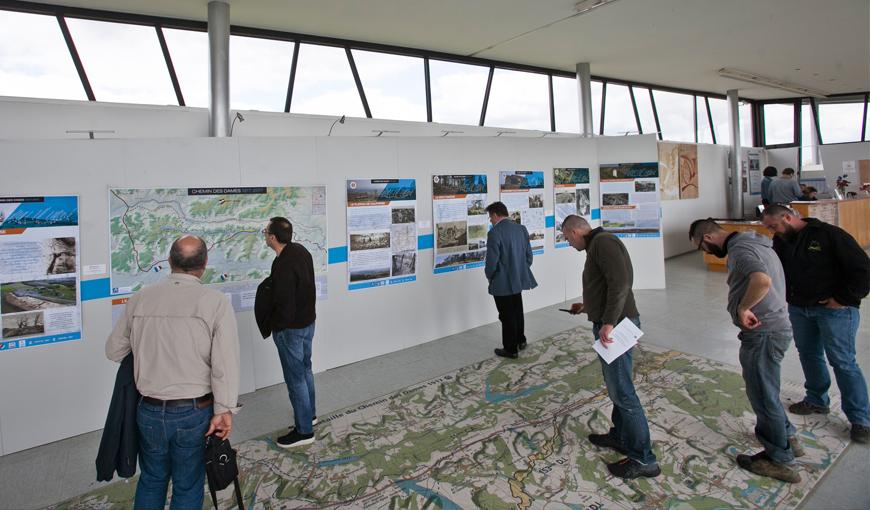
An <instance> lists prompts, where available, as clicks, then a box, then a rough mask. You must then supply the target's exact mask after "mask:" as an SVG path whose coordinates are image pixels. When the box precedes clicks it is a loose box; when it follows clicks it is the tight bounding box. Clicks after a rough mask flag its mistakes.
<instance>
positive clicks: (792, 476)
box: [737, 452, 801, 483]
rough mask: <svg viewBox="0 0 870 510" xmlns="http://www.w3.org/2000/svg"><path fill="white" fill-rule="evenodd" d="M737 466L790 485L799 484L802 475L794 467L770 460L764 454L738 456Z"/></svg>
mask: <svg viewBox="0 0 870 510" xmlns="http://www.w3.org/2000/svg"><path fill="white" fill-rule="evenodd" d="M737 464H738V465H739V466H740V467H742V468H743V469H745V470H747V471H752V472H753V473H755V474H756V475H761V476H767V477H770V478H776V479H777V480H782V481H783V482H788V483H798V482H800V481H801V475H800V474H799V473H798V472H797V470H795V469H794V468H793V467H791V466H788V465H786V464H780V463H779V462H774V461H772V460H770V458H769V457H768V456H767V454H766V453H764V452H759V453H756V454H755V455H752V456H750V455H738V456H737Z"/></svg>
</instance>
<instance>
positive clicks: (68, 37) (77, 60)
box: [57, 15, 97, 101]
mask: <svg viewBox="0 0 870 510" xmlns="http://www.w3.org/2000/svg"><path fill="white" fill-rule="evenodd" d="M57 23H58V25H60V31H61V33H62V34H63V40H64V41H66V47H67V49H68V50H69V54H70V57H72V60H73V64H75V66H76V71H77V72H78V73H79V79H80V80H81V81H82V87H84V89H85V95H87V96H88V101H96V100H97V99H96V97H94V90H93V89H92V88H91V82H90V81H88V74H87V73H86V72H85V66H84V64H82V59H81V57H79V52H78V50H77V49H76V43H75V41H73V38H72V34H70V32H69V27H68V26H67V25H66V18H64V17H63V16H60V15H58V16H57Z"/></svg>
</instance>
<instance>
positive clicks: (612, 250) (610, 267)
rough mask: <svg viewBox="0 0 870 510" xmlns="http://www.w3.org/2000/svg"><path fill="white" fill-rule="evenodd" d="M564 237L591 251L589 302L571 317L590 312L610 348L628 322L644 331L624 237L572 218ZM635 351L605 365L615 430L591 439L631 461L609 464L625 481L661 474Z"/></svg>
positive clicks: (586, 281) (586, 282)
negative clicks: (637, 383) (637, 384)
mask: <svg viewBox="0 0 870 510" xmlns="http://www.w3.org/2000/svg"><path fill="white" fill-rule="evenodd" d="M562 234H563V235H564V236H565V239H566V240H567V241H568V244H570V245H571V246H572V247H573V248H574V249H576V250H577V251H586V265H585V266H584V268H583V302H582V303H574V304H573V305H571V313H572V314H579V313H586V314H587V315H588V317H589V320H590V321H591V322H592V334H593V335H594V336H595V338H596V339H600V340H601V343H602V344H603V345H604V346H605V347H607V345H608V344H612V343H613V339H612V338H611V336H610V335H611V333H612V332H613V328H614V326H616V325H617V324H619V322H620V321H622V320H623V319H626V318H627V319H628V320H630V321H632V322H633V323H635V324H636V325H637V326H638V327H640V314H639V313H638V311H637V306H636V305H635V302H634V294H633V293H632V291H631V286H632V283H633V281H634V272H633V269H632V265H631V258H630V257H629V255H628V250H626V249H625V246H624V245H623V244H622V241H620V240H619V238H618V237H616V236H615V235H613V234H611V233H610V232H607V231H605V230H604V229H602V228H601V227H598V228H594V229H593V228H592V227H591V226H590V225H589V223H588V222H587V221H586V220H585V219H583V218H581V217H580V216H577V215H575V214H572V215H570V216H568V217H567V218H565V220H564V221H562ZM632 351H634V348H632V349H629V350H628V351H626V352H624V353H623V354H622V355H621V356H619V357H618V358H616V359H615V360H613V362H611V363H609V364H608V363H606V362H605V361H604V359H603V358H601V357H600V356H599V359H600V360H601V370H602V372H604V384H605V385H606V386H607V395H608V396H609V397H610V400H611V401H612V402H613V413H612V414H611V421H612V422H613V427H611V429H610V430H609V431H608V432H607V433H606V434H590V435H589V442H590V443H592V444H594V445H595V446H598V447H601V448H610V449H613V450H615V451H617V452H619V453H621V454H623V455H625V458H624V459H622V460H620V461H618V462H613V463H610V464H607V469H608V471H610V472H611V473H612V474H614V475H616V476H618V477H620V478H625V479H631V478H638V477H647V478H652V477H656V476H658V475H660V474H661V472H662V471H661V468H659V464H658V461H657V460H656V456H655V454H654V453H653V451H652V440H651V439H650V434H649V424H648V423H647V420H646V414H645V413H644V412H643V406H641V405H640V399H638V398H637V392H636V391H635V389H634V382H633V381H632Z"/></svg>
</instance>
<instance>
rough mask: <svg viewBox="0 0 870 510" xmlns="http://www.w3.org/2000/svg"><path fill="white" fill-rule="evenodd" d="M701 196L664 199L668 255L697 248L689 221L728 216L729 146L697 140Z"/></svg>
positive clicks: (663, 228) (664, 228)
mask: <svg viewBox="0 0 870 510" xmlns="http://www.w3.org/2000/svg"><path fill="white" fill-rule="evenodd" d="M698 188H699V189H698V198H691V199H684V200H663V201H662V230H663V235H664V237H663V238H664V250H665V252H664V253H665V258H668V257H674V256H677V255H680V254H682V253H687V252H690V251H693V250H695V247H694V246H693V245H692V243H691V242H690V241H689V225H691V223H692V221H694V220H696V219H698V218H725V217H727V216H728V148H727V147H722V146H720V145H709V144H698Z"/></svg>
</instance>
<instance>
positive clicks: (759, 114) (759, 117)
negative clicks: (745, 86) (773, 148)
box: [752, 106, 767, 147]
mask: <svg viewBox="0 0 870 510" xmlns="http://www.w3.org/2000/svg"><path fill="white" fill-rule="evenodd" d="M752 109H753V110H755V109H756V108H755V107H754V106H753V108H752ZM753 120H754V121H755V122H756V123H758V126H759V129H758V134H759V135H760V139H761V143H759V144H758V145H755V144H756V143H758V138H756V137H755V135H754V134H753V136H752V142H753V146H756V147H765V146H766V145H767V132H766V131H767V126H766V125H765V124H764V122H765V121H764V106H760V107H759V108H758V109H757V111H756V112H755V118H754V119H753ZM753 124H754V123H753Z"/></svg>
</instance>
